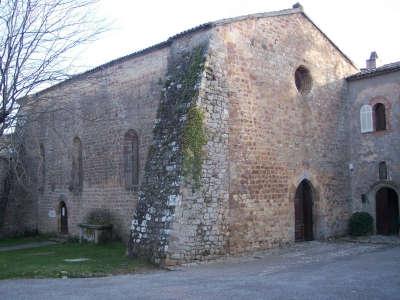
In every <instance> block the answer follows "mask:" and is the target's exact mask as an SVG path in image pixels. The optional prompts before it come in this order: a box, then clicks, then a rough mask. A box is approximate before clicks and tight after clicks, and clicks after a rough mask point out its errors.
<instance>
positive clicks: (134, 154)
mask: <svg viewBox="0 0 400 300" xmlns="http://www.w3.org/2000/svg"><path fill="white" fill-rule="evenodd" d="M124 173H125V187H126V188H127V189H128V190H132V189H134V188H135V187H136V186H137V185H138V184H139V139H138V135H137V134H136V132H135V131H134V130H132V129H131V130H128V131H127V132H126V133H125V136H124Z"/></svg>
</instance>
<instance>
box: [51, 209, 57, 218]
mask: <svg viewBox="0 0 400 300" xmlns="http://www.w3.org/2000/svg"><path fill="white" fill-rule="evenodd" d="M55 217H56V211H55V210H54V209H50V210H49V218H55Z"/></svg>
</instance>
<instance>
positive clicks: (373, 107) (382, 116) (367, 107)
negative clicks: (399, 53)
mask: <svg viewBox="0 0 400 300" xmlns="http://www.w3.org/2000/svg"><path fill="white" fill-rule="evenodd" d="M376 58H377V55H376V53H374V52H373V53H371V58H370V59H369V60H368V61H367V68H366V69H363V70H362V71H361V72H360V73H357V74H355V75H352V76H350V77H348V78H347V82H348V94H347V101H348V105H349V114H350V118H349V134H350V143H349V150H350V160H349V164H350V165H349V167H350V181H351V199H352V200H353V202H352V204H353V207H352V210H353V211H367V212H369V213H370V214H371V215H372V216H373V218H374V222H375V224H374V228H375V232H376V233H378V234H398V231H399V225H400V224H399V222H400V219H399V195H400V185H399V184H400V62H397V63H392V64H388V65H384V66H381V67H377V65H376ZM357 116H359V117H357Z"/></svg>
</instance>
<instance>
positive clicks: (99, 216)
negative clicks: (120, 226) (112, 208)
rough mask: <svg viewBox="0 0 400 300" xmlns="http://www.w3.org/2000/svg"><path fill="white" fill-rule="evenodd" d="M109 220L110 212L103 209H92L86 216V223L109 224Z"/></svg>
mask: <svg viewBox="0 0 400 300" xmlns="http://www.w3.org/2000/svg"><path fill="white" fill-rule="evenodd" d="M111 221H112V217H111V214H110V212H109V211H108V210H105V209H100V208H98V209H94V210H92V211H91V212H89V214H88V215H87V216H86V223H88V224H92V225H109V224H111Z"/></svg>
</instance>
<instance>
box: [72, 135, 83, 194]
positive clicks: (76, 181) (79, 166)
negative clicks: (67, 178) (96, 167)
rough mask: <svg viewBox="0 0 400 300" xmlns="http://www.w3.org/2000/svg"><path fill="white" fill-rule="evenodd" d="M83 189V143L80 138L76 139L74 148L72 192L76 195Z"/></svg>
mask: <svg viewBox="0 0 400 300" xmlns="http://www.w3.org/2000/svg"><path fill="white" fill-rule="evenodd" d="M82 188H83V161H82V143H81V140H80V139H79V138H78V137H75V138H74V141H73V147H72V170H71V190H72V191H73V193H74V194H75V195H77V194H79V193H80V192H82Z"/></svg>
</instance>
